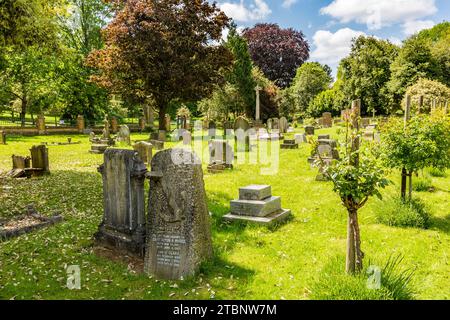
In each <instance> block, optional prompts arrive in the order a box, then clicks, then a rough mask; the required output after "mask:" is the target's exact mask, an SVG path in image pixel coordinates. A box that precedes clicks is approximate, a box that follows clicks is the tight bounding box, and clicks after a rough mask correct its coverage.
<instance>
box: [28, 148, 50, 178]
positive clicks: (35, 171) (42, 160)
mask: <svg viewBox="0 0 450 320" xmlns="http://www.w3.org/2000/svg"><path fill="white" fill-rule="evenodd" d="M30 152H31V165H32V167H31V168H27V169H25V172H30V174H31V175H32V176H40V175H44V174H49V173H50V169H49V162H48V148H47V147H46V146H45V145H39V146H32V147H31V149H30Z"/></svg>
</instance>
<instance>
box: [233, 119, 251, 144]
mask: <svg viewBox="0 0 450 320" xmlns="http://www.w3.org/2000/svg"><path fill="white" fill-rule="evenodd" d="M233 129H234V136H235V140H236V141H235V142H236V144H237V150H238V151H249V150H250V124H249V123H248V121H247V120H246V119H245V118H243V117H237V118H236V120H235V121H234V125H233Z"/></svg>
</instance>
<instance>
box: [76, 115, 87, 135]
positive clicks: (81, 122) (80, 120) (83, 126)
mask: <svg viewBox="0 0 450 320" xmlns="http://www.w3.org/2000/svg"><path fill="white" fill-rule="evenodd" d="M84 129H86V123H85V121H84V116H82V115H81V114H80V115H78V117H77V130H78V132H79V133H83V132H84Z"/></svg>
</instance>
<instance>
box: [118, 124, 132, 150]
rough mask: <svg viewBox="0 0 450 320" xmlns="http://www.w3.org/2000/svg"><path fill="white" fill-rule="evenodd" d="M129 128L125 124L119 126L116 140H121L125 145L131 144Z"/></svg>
mask: <svg viewBox="0 0 450 320" xmlns="http://www.w3.org/2000/svg"><path fill="white" fill-rule="evenodd" d="M130 135H131V133H130V128H128V126H127V125H126V124H123V125H121V126H120V128H119V132H118V133H117V138H116V140H117V142H123V143H125V144H127V145H130V144H131V138H130Z"/></svg>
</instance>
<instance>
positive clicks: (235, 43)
mask: <svg viewBox="0 0 450 320" xmlns="http://www.w3.org/2000/svg"><path fill="white" fill-rule="evenodd" d="M225 46H226V47H227V48H228V49H229V50H230V52H231V53H232V54H233V58H234V62H233V66H232V68H231V70H230V71H229V72H227V74H226V75H225V80H226V81H227V82H228V83H229V84H231V85H232V86H234V87H235V88H237V90H238V91H239V95H240V97H239V100H240V101H242V102H243V106H242V108H241V109H242V110H243V111H245V113H246V114H247V115H251V114H252V113H253V112H254V111H253V110H254V106H255V86H256V83H255V80H254V79H253V77H252V68H253V63H252V59H251V57H250V52H249V50H248V45H247V41H246V40H245V39H244V38H243V37H242V36H240V35H239V34H238V32H237V31H236V26H235V25H234V24H232V25H231V27H230V31H229V33H228V38H227V41H226V43H225ZM233 109H234V110H236V109H237V108H236V104H235V107H234V108H233Z"/></svg>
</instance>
